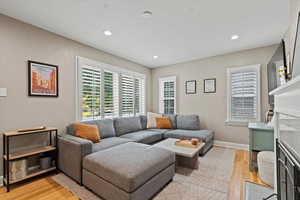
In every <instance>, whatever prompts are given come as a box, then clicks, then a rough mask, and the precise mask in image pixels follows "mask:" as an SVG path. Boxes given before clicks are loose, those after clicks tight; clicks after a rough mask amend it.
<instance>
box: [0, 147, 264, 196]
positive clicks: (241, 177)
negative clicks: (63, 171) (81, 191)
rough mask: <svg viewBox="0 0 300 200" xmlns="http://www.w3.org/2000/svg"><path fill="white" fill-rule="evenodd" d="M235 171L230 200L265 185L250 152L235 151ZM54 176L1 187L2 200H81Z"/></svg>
mask: <svg viewBox="0 0 300 200" xmlns="http://www.w3.org/2000/svg"><path fill="white" fill-rule="evenodd" d="M235 152H236V153H235V161H234V170H233V175H232V178H231V183H230V191H229V198H228V200H243V199H244V198H243V196H244V182H245V181H251V182H254V183H257V184H262V185H264V184H263V183H262V182H261V180H260V179H259V177H258V175H257V173H255V172H250V171H249V168H248V152H247V151H243V150H235ZM51 176H52V175H49V176H46V177H42V178H39V179H35V180H32V181H31V182H28V183H25V184H22V185H19V186H17V187H14V188H12V189H11V191H10V192H9V193H6V190H5V188H4V187H0V199H1V200H52V199H54V200H79V198H77V197H76V196H74V195H73V194H72V193H71V192H69V191H68V190H67V189H65V188H63V187H62V186H60V185H59V184H57V183H56V182H55V181H53V180H52V179H51Z"/></svg>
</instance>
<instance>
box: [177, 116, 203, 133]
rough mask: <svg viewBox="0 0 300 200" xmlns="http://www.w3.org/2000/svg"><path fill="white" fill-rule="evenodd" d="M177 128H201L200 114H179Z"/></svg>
mask: <svg viewBox="0 0 300 200" xmlns="http://www.w3.org/2000/svg"><path fill="white" fill-rule="evenodd" d="M176 122H177V129H185V130H200V120H199V116H198V115H177V116H176Z"/></svg>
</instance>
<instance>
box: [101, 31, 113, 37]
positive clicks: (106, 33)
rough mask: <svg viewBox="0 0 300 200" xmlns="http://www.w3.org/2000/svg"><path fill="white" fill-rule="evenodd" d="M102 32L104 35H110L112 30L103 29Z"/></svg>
mask: <svg viewBox="0 0 300 200" xmlns="http://www.w3.org/2000/svg"><path fill="white" fill-rule="evenodd" d="M103 33H104V35H106V36H111V35H112V32H111V31H110V30H105V31H104V32H103Z"/></svg>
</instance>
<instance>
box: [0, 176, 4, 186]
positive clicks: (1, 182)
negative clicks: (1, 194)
mask: <svg viewBox="0 0 300 200" xmlns="http://www.w3.org/2000/svg"><path fill="white" fill-rule="evenodd" d="M0 186H3V176H0Z"/></svg>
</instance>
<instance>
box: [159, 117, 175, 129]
mask: <svg viewBox="0 0 300 200" xmlns="http://www.w3.org/2000/svg"><path fill="white" fill-rule="evenodd" d="M155 120H156V127H157V128H160V129H162V128H165V129H171V128H172V123H171V120H170V118H169V117H156V118H155Z"/></svg>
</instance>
